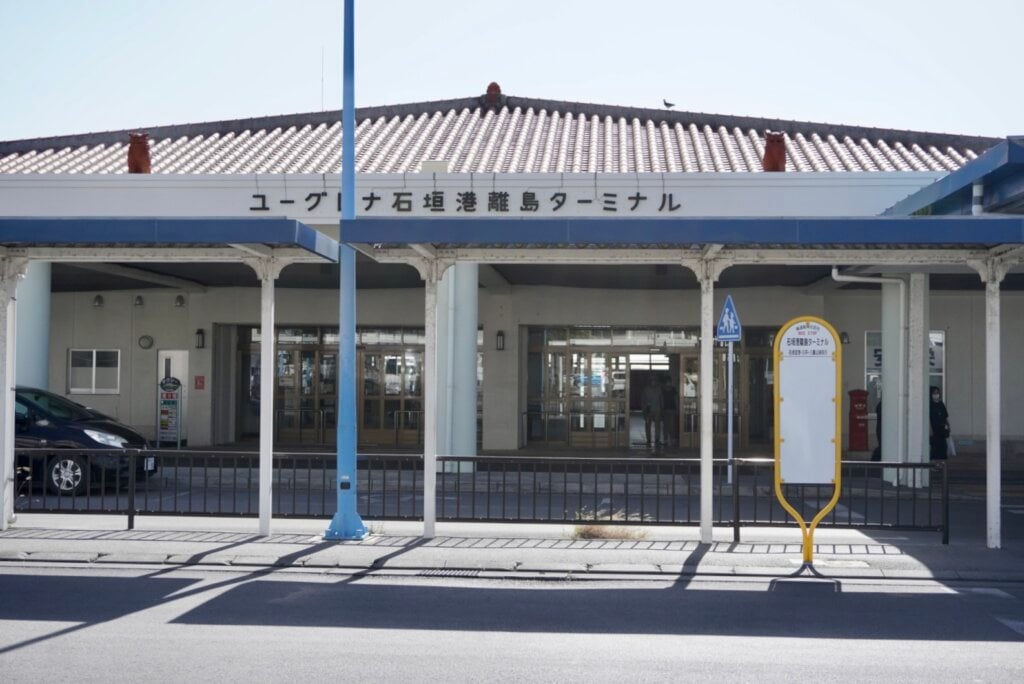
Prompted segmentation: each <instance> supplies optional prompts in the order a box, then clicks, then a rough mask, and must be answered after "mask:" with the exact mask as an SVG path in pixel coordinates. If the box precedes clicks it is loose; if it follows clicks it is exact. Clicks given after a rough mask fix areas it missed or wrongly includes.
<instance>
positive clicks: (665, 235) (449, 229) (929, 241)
mask: <svg viewBox="0 0 1024 684" xmlns="http://www.w3.org/2000/svg"><path fill="white" fill-rule="evenodd" d="M345 241H346V242H349V243H374V244H377V243H383V244H410V243H428V244H452V245H502V246H512V245H516V246H521V245H538V246H554V245H576V246H587V245H595V246H607V245H617V246H622V245H659V246H670V245H671V246H689V245H700V244H724V245H780V246H781V245H785V246H794V247H801V246H806V247H810V246H819V245H862V244H876V245H907V244H916V245H942V244H993V245H994V244H1017V243H1021V242H1024V217H1022V216H914V217H877V216H871V217H853V218H723V217H708V218H679V219H657V218H652V219H601V218H594V219H457V220H452V221H445V220H439V219H425V218H405V219H398V218H388V219H383V218H372V219H369V218H357V219H356V220H355V221H352V222H350V223H349V225H348V229H347V230H346V231H345Z"/></svg>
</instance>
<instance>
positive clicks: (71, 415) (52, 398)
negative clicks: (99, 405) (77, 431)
mask: <svg viewBox="0 0 1024 684" xmlns="http://www.w3.org/2000/svg"><path fill="white" fill-rule="evenodd" d="M18 398H19V399H21V400H23V401H25V403H27V404H31V405H33V406H35V407H37V408H39V409H42V410H43V411H44V412H45V413H49V414H50V415H52V416H54V417H56V418H64V419H65V420H89V419H91V418H92V417H93V416H92V414H91V413H89V411H87V410H86V409H85V407H84V406H81V405H79V404H76V403H75V402H73V401H71V400H70V399H65V398H64V397H62V396H59V395H56V394H50V393H49V392H44V391H42V390H33V389H19V390H18Z"/></svg>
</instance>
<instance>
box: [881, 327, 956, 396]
mask: <svg viewBox="0 0 1024 684" xmlns="http://www.w3.org/2000/svg"><path fill="white" fill-rule="evenodd" d="M928 384H929V386H931V387H938V388H939V389H941V390H942V396H943V397H945V396H946V332H945V331H944V330H932V331H931V332H930V333H928ZM864 387H865V389H867V391H868V411H870V412H872V413H874V411H875V406H876V405H877V404H878V400H879V399H880V398H881V395H882V333H880V332H878V331H868V332H865V333H864Z"/></svg>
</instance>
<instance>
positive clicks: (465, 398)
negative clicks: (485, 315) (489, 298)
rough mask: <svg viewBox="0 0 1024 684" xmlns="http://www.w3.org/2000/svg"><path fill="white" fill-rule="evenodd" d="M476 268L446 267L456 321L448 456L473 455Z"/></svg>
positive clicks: (464, 266)
mask: <svg viewBox="0 0 1024 684" xmlns="http://www.w3.org/2000/svg"><path fill="white" fill-rule="evenodd" d="M478 271H479V267H478V266H477V265H476V264H471V263H457V264H455V265H454V266H452V267H451V268H450V269H448V272H449V275H454V277H455V282H454V292H453V294H454V295H455V321H454V326H453V331H454V338H453V339H452V340H451V350H452V358H451V359H449V364H450V368H451V373H452V380H453V384H452V391H453V394H452V396H451V397H450V398H449V403H450V406H451V414H450V415H449V420H450V424H451V452H450V454H451V455H454V456H476V409H477V406H476V395H477V391H476V371H477V327H478V325H477V323H478V308H479V278H478Z"/></svg>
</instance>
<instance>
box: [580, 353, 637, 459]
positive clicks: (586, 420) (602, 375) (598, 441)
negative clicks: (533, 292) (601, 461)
mask: <svg viewBox="0 0 1024 684" xmlns="http://www.w3.org/2000/svg"><path fill="white" fill-rule="evenodd" d="M570 368H571V376H570V381H569V383H568V387H569V392H570V398H569V426H570V429H569V445H570V446H583V447H596V448H601V447H618V446H626V444H627V439H628V432H627V430H626V424H627V421H626V396H627V394H626V393H627V387H626V377H627V372H626V356H625V355H624V354H609V353H605V352H590V351H573V352H571V353H570Z"/></svg>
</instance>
